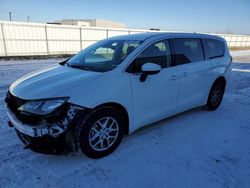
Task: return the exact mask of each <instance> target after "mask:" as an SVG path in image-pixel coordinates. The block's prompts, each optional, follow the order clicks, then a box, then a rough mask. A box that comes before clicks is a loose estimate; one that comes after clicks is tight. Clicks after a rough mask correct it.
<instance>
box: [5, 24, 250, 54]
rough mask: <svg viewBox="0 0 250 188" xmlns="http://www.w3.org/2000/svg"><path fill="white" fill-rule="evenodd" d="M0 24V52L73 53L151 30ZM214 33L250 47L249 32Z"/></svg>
mask: <svg viewBox="0 0 250 188" xmlns="http://www.w3.org/2000/svg"><path fill="white" fill-rule="evenodd" d="M0 26H1V27H0V56H31V55H53V54H74V53H77V52H78V51H80V50H81V49H84V48H86V47H87V46H89V45H91V44H93V43H95V42H96V41H99V40H102V39H105V38H108V37H113V36H118V35H127V34H137V33H142V32H152V31H150V30H139V29H115V28H96V27H79V26H65V25H50V24H34V23H26V22H8V21H0ZM154 32H155V31H154ZM210 34H212V33H210ZM214 35H219V36H221V37H223V38H225V39H226V41H227V43H228V46H230V47H250V36H249V35H234V34H214Z"/></svg>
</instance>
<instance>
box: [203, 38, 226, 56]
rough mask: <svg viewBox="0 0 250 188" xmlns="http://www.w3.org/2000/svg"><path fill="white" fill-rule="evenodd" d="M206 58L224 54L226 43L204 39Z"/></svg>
mask: <svg viewBox="0 0 250 188" xmlns="http://www.w3.org/2000/svg"><path fill="white" fill-rule="evenodd" d="M202 43H203V46H204V51H205V58H206V59H213V58H218V57H222V56H224V50H225V49H224V48H225V47H224V43H223V42H221V41H218V40H213V39H202Z"/></svg>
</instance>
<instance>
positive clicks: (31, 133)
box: [5, 92, 85, 153]
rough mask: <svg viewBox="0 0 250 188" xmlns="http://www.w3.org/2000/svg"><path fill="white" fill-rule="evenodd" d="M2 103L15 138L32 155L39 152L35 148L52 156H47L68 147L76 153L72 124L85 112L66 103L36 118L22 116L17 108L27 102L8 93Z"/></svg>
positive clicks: (30, 115)
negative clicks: (78, 113) (77, 115)
mask: <svg viewBox="0 0 250 188" xmlns="http://www.w3.org/2000/svg"><path fill="white" fill-rule="evenodd" d="M5 101H6V103H7V107H8V112H7V113H8V116H9V125H10V126H11V127H14V128H15V130H16V131H17V135H18V137H19V138H20V139H21V141H22V142H23V143H24V144H25V146H26V147H27V148H31V149H32V150H35V151H38V148H39V149H42V148H46V149H45V150H46V152H44V151H41V152H42V153H51V152H49V150H51V151H53V153H55V152H54V151H56V150H57V149H56V148H58V147H59V148H63V147H64V146H66V145H67V147H68V148H69V147H70V148H71V149H70V150H75V149H74V148H75V146H74V135H73V134H74V131H73V130H74V127H73V125H71V124H72V121H73V119H74V117H75V116H76V114H77V112H78V111H84V110H85V108H82V107H79V106H77V105H74V104H70V103H65V104H64V105H63V106H62V107H60V109H58V110H57V111H55V112H53V114H50V115H48V116H38V115H34V114H23V113H21V112H20V111H19V110H18V108H19V107H20V106H21V105H23V104H25V103H26V102H27V100H23V99H20V98H18V97H15V96H13V95H12V94H11V93H10V92H8V94H7V96H6V99H5ZM34 148H37V149H34ZM42 150H44V149H42Z"/></svg>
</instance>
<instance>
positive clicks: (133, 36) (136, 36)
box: [109, 32, 224, 41]
mask: <svg viewBox="0 0 250 188" xmlns="http://www.w3.org/2000/svg"><path fill="white" fill-rule="evenodd" d="M157 36H158V37H177V38H188V37H191V38H193V37H198V38H209V39H217V40H224V39H223V38H221V37H219V36H217V35H209V34H201V33H172V32H147V33H139V34H131V35H121V36H115V37H111V38H109V39H110V40H140V41H144V40H147V39H148V38H151V37H157Z"/></svg>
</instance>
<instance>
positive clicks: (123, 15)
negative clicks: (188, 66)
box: [0, 0, 250, 34]
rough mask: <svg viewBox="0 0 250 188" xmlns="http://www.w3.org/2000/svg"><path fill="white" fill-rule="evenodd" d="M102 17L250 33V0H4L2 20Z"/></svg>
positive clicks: (153, 25)
mask: <svg viewBox="0 0 250 188" xmlns="http://www.w3.org/2000/svg"><path fill="white" fill-rule="evenodd" d="M9 11H11V12H12V19H13V20H15V21H27V16H30V20H31V21H32V22H52V21H55V20H60V19H71V18H74V19H77V18H79V19H80V18H99V19H108V20H114V21H120V22H124V23H125V24H126V25H127V27H128V28H142V29H148V28H160V29H162V30H180V31H193V32H220V33H240V34H250V0H144V1H143V0H142V1H139V0H71V1H70V0H40V1H39V0H33V1H32V0H0V20H8V19H9Z"/></svg>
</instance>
